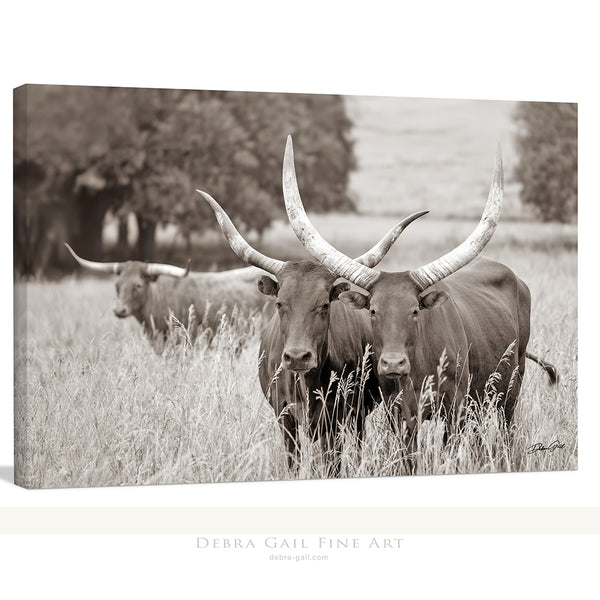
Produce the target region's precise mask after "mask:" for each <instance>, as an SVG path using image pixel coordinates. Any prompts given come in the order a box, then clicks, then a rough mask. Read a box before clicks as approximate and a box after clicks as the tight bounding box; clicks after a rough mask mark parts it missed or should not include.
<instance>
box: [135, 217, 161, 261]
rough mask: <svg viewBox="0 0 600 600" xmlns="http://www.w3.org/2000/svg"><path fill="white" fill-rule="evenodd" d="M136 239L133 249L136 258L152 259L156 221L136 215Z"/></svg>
mask: <svg viewBox="0 0 600 600" xmlns="http://www.w3.org/2000/svg"><path fill="white" fill-rule="evenodd" d="M137 220H138V231H139V234H138V240H137V245H136V251H135V254H136V256H135V258H136V259H137V260H146V261H152V260H154V251H155V240H154V238H155V235H156V221H152V220H150V219H145V218H144V217H140V216H139V215H138V217H137Z"/></svg>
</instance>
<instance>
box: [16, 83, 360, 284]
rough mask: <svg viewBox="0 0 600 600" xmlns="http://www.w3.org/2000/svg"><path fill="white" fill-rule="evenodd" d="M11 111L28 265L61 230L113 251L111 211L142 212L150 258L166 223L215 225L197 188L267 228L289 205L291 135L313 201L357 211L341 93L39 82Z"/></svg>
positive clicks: (245, 223) (83, 245)
mask: <svg viewBox="0 0 600 600" xmlns="http://www.w3.org/2000/svg"><path fill="white" fill-rule="evenodd" d="M14 108H15V113H14V114H15V139H14V174H15V177H14V178H15V246H16V247H15V253H17V251H19V252H21V253H22V254H23V256H24V258H23V260H22V263H23V264H22V265H21V270H23V271H26V272H31V271H36V270H40V269H41V270H43V269H44V268H45V267H46V264H45V263H48V261H52V258H51V256H50V255H51V254H52V252H51V250H48V248H47V247H48V244H50V245H52V244H56V243H58V241H60V238H62V237H69V240H71V241H73V242H74V243H77V247H78V248H79V251H80V252H81V253H82V254H84V255H86V256H87V257H89V258H92V259H102V258H104V254H105V252H104V250H103V248H102V245H101V235H102V223H103V219H104V217H105V215H106V213H107V211H109V210H110V211H112V213H113V214H115V215H117V216H125V215H126V214H129V213H134V214H135V215H136V217H137V219H138V224H139V229H140V240H138V246H137V247H136V248H134V249H133V250H132V254H133V256H132V258H140V259H148V260H152V259H153V254H154V232H155V229H156V225H157V224H158V223H161V224H168V223H173V224H175V225H177V226H178V227H179V228H180V229H181V231H182V232H183V233H184V235H189V234H190V233H191V232H201V231H202V230H204V229H205V228H206V227H213V226H214V224H215V220H214V215H213V214H212V212H211V211H210V208H209V207H208V206H207V205H206V203H205V202H203V201H202V199H201V198H200V196H199V195H198V194H196V193H195V192H194V190H195V189H196V188H200V189H203V190H205V191H207V192H209V193H210V194H211V195H213V196H214V197H215V198H216V199H217V200H218V201H219V203H221V204H222V206H223V207H224V208H225V209H226V210H227V211H228V213H229V214H230V215H231V217H232V218H233V219H234V220H235V221H236V222H237V224H238V226H240V227H242V228H245V229H248V230H255V231H257V232H259V233H261V232H262V231H263V230H264V229H265V228H266V227H268V225H269V224H270V222H271V221H272V220H273V219H274V218H276V217H278V216H279V215H281V214H282V211H283V202H282V191H281V162H282V158H283V149H284V146H285V139H286V136H287V135H288V134H290V133H291V134H292V135H293V136H294V145H295V147H296V148H297V162H296V168H297V172H298V178H299V180H300V181H301V183H302V189H303V198H304V199H305V202H306V205H307V208H309V209H311V210H315V211H329V210H351V209H353V205H352V202H351V200H350V199H349V197H348V195H347V192H346V187H347V182H348V177H349V173H350V171H351V170H352V168H354V155H353V152H352V143H351V141H350V138H349V131H350V127H351V123H350V121H349V119H348V117H347V115H346V112H345V107H344V102H343V99H342V98H341V97H340V96H326V95H308V94H275V93H249V92H219V91H194V90H160V89H137V88H103V87H75V86H38V85H35V86H24V87H22V88H18V89H17V90H15V106H14ZM17 238H18V239H17ZM49 240H50V241H49ZM44 248H45V249H46V250H44ZM44 252H46V253H48V252H50V255H49V256H48V257H45V254H44ZM121 258H122V259H126V258H129V257H121ZM40 261H41V263H42V264H40ZM17 266H19V265H18V264H17Z"/></svg>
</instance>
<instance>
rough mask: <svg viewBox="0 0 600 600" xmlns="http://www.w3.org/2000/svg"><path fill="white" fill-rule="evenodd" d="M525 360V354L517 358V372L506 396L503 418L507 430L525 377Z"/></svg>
mask: <svg viewBox="0 0 600 600" xmlns="http://www.w3.org/2000/svg"><path fill="white" fill-rule="evenodd" d="M525 358H526V356H525V354H523V355H521V357H520V358H519V370H518V372H517V373H516V375H515V376H514V378H513V381H512V387H511V389H510V392H508V393H507V394H506V402H505V405H504V418H505V420H506V427H507V428H509V427H510V425H511V423H512V420H513V416H514V413H515V407H516V405H517V400H518V399H519V392H520V391H521V383H522V382H523V377H524V376H525Z"/></svg>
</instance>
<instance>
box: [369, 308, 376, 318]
mask: <svg viewBox="0 0 600 600" xmlns="http://www.w3.org/2000/svg"><path fill="white" fill-rule="evenodd" d="M370 312H371V316H372V317H374V316H375V309H374V308H372V309H371V311H370Z"/></svg>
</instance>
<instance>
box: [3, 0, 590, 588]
mask: <svg viewBox="0 0 600 600" xmlns="http://www.w3.org/2000/svg"><path fill="white" fill-rule="evenodd" d="M588 6H591V3H585V2H576V1H571V2H569V3H568V4H565V3H555V2H524V1H523V0H520V1H519V2H513V1H506V0H504V1H503V2H494V3H483V2H460V1H459V2H456V1H455V2H447V3H442V2H432V1H430V2H426V3H417V2H410V3H406V4H402V3H389V4H388V3H384V2H377V1H373V0H371V1H370V2H360V3H355V4H354V5H353V4H352V3H350V2H344V3H335V2H330V3H326V2H324V1H323V0H321V1H320V2H312V1H308V0H301V1H298V2H293V3H291V2H287V3H284V2H272V3H269V2H258V1H253V2H246V3H233V2H223V1H221V2H210V3H204V2H193V3H189V4H186V3H183V2H174V1H171V2H160V3H157V2H144V3H139V5H137V6H136V4H135V3H125V2H123V1H121V2H110V1H104V2H101V3H91V4H84V3H74V2H73V3H69V2H47V3H41V2H27V3H18V2H12V3H10V4H9V5H6V6H5V7H4V8H3V9H2V12H3V15H2V18H1V19H0V21H1V22H2V29H3V31H2V35H1V36H0V40H1V43H2V46H3V48H2V57H3V58H2V64H3V66H2V94H0V102H1V105H0V122H1V124H2V134H3V135H2V144H1V151H2V160H1V161H0V175H1V177H2V187H1V189H2V190H3V195H2V198H3V199H2V202H1V204H0V210H1V211H2V215H1V216H2V218H1V219H0V256H1V261H2V267H3V269H2V272H3V273H4V276H3V281H4V286H3V289H4V293H3V294H2V295H1V296H0V298H1V302H2V315H3V317H4V318H3V323H4V327H3V329H2V333H3V335H2V336H1V338H0V351H1V360H0V369H1V377H0V386H1V387H0V389H1V391H2V394H1V396H0V398H1V400H0V467H1V466H5V467H6V466H9V465H12V464H13V460H12V437H13V436H12V397H13V388H12V382H13V378H12V355H13V352H12V330H11V321H12V320H11V317H10V315H11V314H12V287H11V285H12V260H11V256H12V216H11V208H10V207H11V203H12V135H11V131H12V88H13V87H15V86H18V85H20V84H22V83H55V84H59V83H60V84H85V85H89V84H96V85H120V86H140V87H177V88H182V87H187V88H195V89H229V90H231V89H238V90H256V91H285V92H307V91H309V92H324V93H329V92H333V93H342V94H368V95H394V96H420V97H451V98H484V99H497V100H501V99H507V100H554V101H569V102H578V103H579V135H580V155H579V156H580V159H579V160H580V163H579V164H580V171H579V184H580V187H579V214H580V218H579V223H580V225H579V241H580V245H579V257H580V268H579V280H580V289H579V302H580V303H579V307H580V312H579V322H580V323H582V324H584V326H583V327H582V328H581V339H580V348H581V356H580V390H579V424H580V435H579V448H580V452H579V456H580V458H579V470H578V471H577V472H565V473H519V474H512V475H506V474H502V475H483V476H478V475H469V476H453V477H420V478H402V479H373V480H362V481H356V480H344V481H324V482H302V483H298V482H290V483H256V484H226V485H217V484H212V485H188V486H162V487H159V486H155V487H144V488H135V487H130V488H112V489H84V490H49V491H25V490H22V489H19V488H17V487H15V486H13V485H12V483H10V482H9V481H7V480H6V476H5V478H4V479H0V507H2V506H34V507H35V506H270V505H277V506H598V505H600V502H599V498H600V493H599V486H598V481H599V480H600V451H599V448H600V440H599V437H600V436H599V435H598V431H599V423H600V419H599V418H598V417H599V414H598V413H599V410H598V406H599V404H600V399H599V394H598V391H597V390H596V389H595V385H594V384H595V372H597V367H596V362H597V361H596V360H595V358H596V357H595V355H594V354H595V352H594V351H595V350H596V346H597V344H596V343H595V342H594V338H595V336H596V334H597V332H598V318H597V316H596V314H597V304H598V303H597V298H598V295H597V294H596V293H595V287H596V286H595V284H594V282H593V279H594V278H597V272H598V270H597V268H596V266H595V265H596V253H597V251H598V245H597V243H596V239H597V234H595V229H594V228H595V225H596V222H597V218H598V209H597V206H598V203H599V201H600V194H599V186H598V168H599V165H600V153H599V150H598V148H599V140H600V137H599V135H598V134H599V133H600V131H599V119H598V110H599V108H600V94H599V93H598V64H597V60H598V59H597V57H598V55H599V54H600V51H599V50H600V49H599V48H598V42H597V39H598V35H597V18H596V15H595V12H594V11H592V9H591V8H588ZM84 7H85V8H84ZM595 220H596V222H595ZM559 367H560V366H559ZM2 473H6V469H4V470H3V471H2ZM0 518H2V513H1V512H0ZM46 539H50V538H46ZM86 539H87V538H86ZM15 543H16V542H15ZM19 543H24V542H19ZM131 543H132V544H133V543H134V542H131ZM136 543H137V542H136ZM89 546H90V547H89V548H88V547H86V552H87V553H91V556H92V557H95V558H100V557H101V556H103V554H102V553H103V552H104V550H103V549H98V550H97V551H96V550H95V549H94V544H93V543H92V542H90V543H89ZM486 549H487V551H488V552H490V557H491V558H492V557H494V556H495V557H497V558H499V557H501V556H502V553H501V552H502V551H503V550H502V549H501V548H500V547H499V546H498V547H497V546H495V545H494V542H493V540H492V541H488V543H487V545H486ZM48 552H52V549H51V548H50V549H48ZM109 552H112V550H109ZM496 552H498V554H495V553H496ZM71 554H73V552H72V553H71ZM582 559H583V555H582ZM171 562H172V561H171ZM171 562H169V564H171ZM280 573H281V572H280ZM141 577H142V579H143V576H141ZM557 589H558V588H557ZM536 595H537V594H536ZM546 597H549V596H546Z"/></svg>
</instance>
